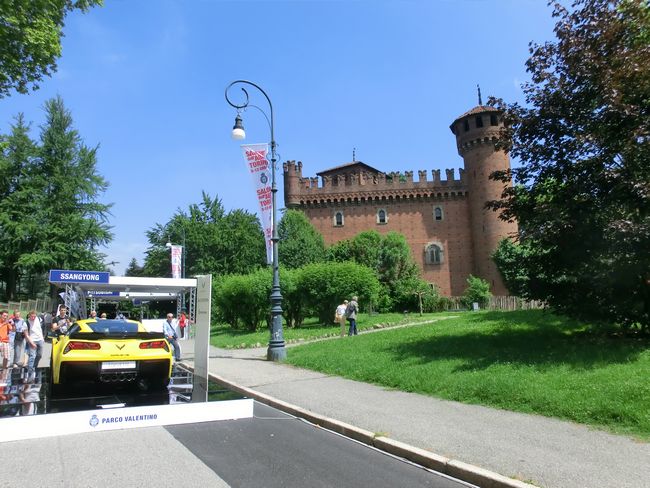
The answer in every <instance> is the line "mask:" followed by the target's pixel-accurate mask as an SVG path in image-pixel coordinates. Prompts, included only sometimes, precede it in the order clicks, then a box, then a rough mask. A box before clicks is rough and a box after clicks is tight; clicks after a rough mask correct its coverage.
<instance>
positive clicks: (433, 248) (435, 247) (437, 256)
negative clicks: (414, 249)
mask: <svg viewBox="0 0 650 488" xmlns="http://www.w3.org/2000/svg"><path fill="white" fill-rule="evenodd" d="M424 252H425V262H426V263H427V264H440V263H442V260H443V251H442V246H441V245H439V244H429V245H427V247H426V249H425V251H424Z"/></svg>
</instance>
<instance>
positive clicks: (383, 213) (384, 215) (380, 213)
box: [377, 208, 388, 224]
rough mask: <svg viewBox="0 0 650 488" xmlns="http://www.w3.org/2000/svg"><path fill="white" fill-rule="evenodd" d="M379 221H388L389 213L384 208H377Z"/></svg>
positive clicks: (380, 222)
mask: <svg viewBox="0 0 650 488" xmlns="http://www.w3.org/2000/svg"><path fill="white" fill-rule="evenodd" d="M377 223H378V224H386V223H388V213H387V212H386V210H384V209H383V208H380V209H379V210H377Z"/></svg>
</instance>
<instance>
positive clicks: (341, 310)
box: [334, 300, 348, 337]
mask: <svg viewBox="0 0 650 488" xmlns="http://www.w3.org/2000/svg"><path fill="white" fill-rule="evenodd" d="M347 308H348V301H347V300H343V303H342V304H341V305H339V306H338V307H336V312H335V313H334V322H337V323H338V324H339V325H340V326H341V337H345V311H346V310H347Z"/></svg>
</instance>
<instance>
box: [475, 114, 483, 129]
mask: <svg viewBox="0 0 650 488" xmlns="http://www.w3.org/2000/svg"><path fill="white" fill-rule="evenodd" d="M476 127H483V117H482V116H480V115H477V116H476Z"/></svg>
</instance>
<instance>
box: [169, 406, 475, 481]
mask: <svg viewBox="0 0 650 488" xmlns="http://www.w3.org/2000/svg"><path fill="white" fill-rule="evenodd" d="M166 430H167V431H168V432H169V433H171V434H172V435H173V436H174V438H176V440H177V441H179V442H180V443H181V444H183V446H185V448H187V449H188V450H189V451H191V452H192V453H193V454H194V455H195V456H196V457H197V458H198V459H200V460H201V461H202V462H203V463H204V464H205V465H207V466H208V467H210V468H211V469H212V470H213V471H214V472H215V473H218V475H219V477H220V478H221V479H222V480H224V481H225V482H226V483H227V484H228V485H230V486H231V487H246V488H258V487H259V488H304V487H313V488H327V487H336V488H339V487H348V486H355V487H356V486H372V487H373V488H384V487H385V488H394V487H398V486H418V487H436V488H461V487H469V486H473V485H469V484H467V483H463V482H461V481H458V480H454V479H452V478H449V477H446V476H444V475H441V474H439V473H434V472H432V471H429V470H426V469H424V468H422V467H420V466H417V465H414V464H412V463H409V462H406V461H404V460H401V459H398V458H396V457H393V456H390V455H387V454H385V453H383V452H381V451H379V450H377V449H373V448H370V447H368V446H366V445H364V444H360V443H358V442H355V441H352V440H350V439H348V438H346V437H343V436H340V435H338V434H335V433H333V432H330V431H328V430H325V429H321V428H318V427H316V426H314V425H312V424H310V423H307V422H305V421H303V420H300V419H297V418H295V417H292V416H289V415H286V414H284V413H283V412H280V411H279V410H276V409H274V408H271V407H268V406H266V405H263V404H260V403H258V402H255V408H254V417H253V418H252V419H240V420H234V421H226V422H210V423H204V424H189V425H177V426H168V427H166Z"/></svg>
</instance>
